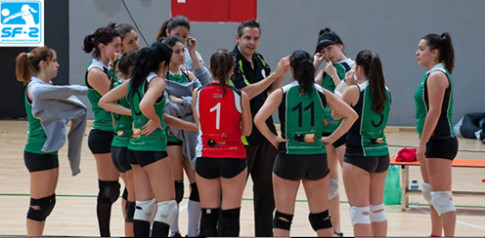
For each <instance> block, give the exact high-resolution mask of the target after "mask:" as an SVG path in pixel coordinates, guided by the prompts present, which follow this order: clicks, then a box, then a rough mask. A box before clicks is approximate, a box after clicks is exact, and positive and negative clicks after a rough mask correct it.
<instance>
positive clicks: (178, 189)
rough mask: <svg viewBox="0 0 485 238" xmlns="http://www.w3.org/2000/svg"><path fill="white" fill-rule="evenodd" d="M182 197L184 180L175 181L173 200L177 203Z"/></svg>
mask: <svg viewBox="0 0 485 238" xmlns="http://www.w3.org/2000/svg"><path fill="white" fill-rule="evenodd" d="M182 199H184V181H175V201H176V202H177V204H179V203H180V202H181V201H182Z"/></svg>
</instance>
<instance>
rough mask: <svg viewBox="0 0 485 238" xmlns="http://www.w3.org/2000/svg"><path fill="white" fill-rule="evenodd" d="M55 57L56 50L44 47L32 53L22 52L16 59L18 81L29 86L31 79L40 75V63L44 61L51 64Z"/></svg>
mask: <svg viewBox="0 0 485 238" xmlns="http://www.w3.org/2000/svg"><path fill="white" fill-rule="evenodd" d="M52 57H54V50H52V49H50V48H48V47H46V46H43V47H38V48H35V49H33V50H32V51H30V52H29V53H26V52H22V53H20V54H19V55H18V56H17V58H16V59H15V75H16V76H17V80H18V81H19V82H22V83H23V84H24V85H27V84H28V83H29V82H30V78H31V77H32V76H35V75H37V74H38V73H39V71H40V68H39V63H40V62H41V61H42V60H43V61H46V62H49V61H50V60H52Z"/></svg>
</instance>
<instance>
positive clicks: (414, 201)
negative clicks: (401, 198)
mask: <svg viewBox="0 0 485 238" xmlns="http://www.w3.org/2000/svg"><path fill="white" fill-rule="evenodd" d="M409 190H411V191H417V190H419V184H418V180H413V181H411V186H410V187H409ZM414 196H416V194H412V195H411V196H409V204H412V205H415V204H417V203H418V200H417V198H413V197H414Z"/></svg>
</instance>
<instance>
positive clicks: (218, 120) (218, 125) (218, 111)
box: [209, 102, 221, 130]
mask: <svg viewBox="0 0 485 238" xmlns="http://www.w3.org/2000/svg"><path fill="white" fill-rule="evenodd" d="M209 111H210V112H214V111H216V130H220V128H221V103H220V102H219V103H217V104H216V105H215V106H214V107H212V108H211V109H210V110H209Z"/></svg>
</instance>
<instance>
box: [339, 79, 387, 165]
mask: <svg viewBox="0 0 485 238" xmlns="http://www.w3.org/2000/svg"><path fill="white" fill-rule="evenodd" d="M358 87H359V89H360V95H359V101H358V102H357V104H356V105H355V106H353V107H352V108H353V109H354V110H355V112H357V114H358V115H359V118H358V119H357V121H356V122H355V123H354V125H353V126H352V127H351V128H350V130H349V132H348V133H347V143H346V145H347V149H346V151H345V156H347V157H352V156H358V157H362V156H363V157H370V156H386V155H389V148H388V146H387V141H386V135H385V134H384V129H385V128H386V125H387V120H388V119H389V110H390V108H391V93H390V92H389V90H388V89H387V88H386V90H385V91H386V101H385V102H384V110H382V112H381V113H376V112H375V111H374V110H373V109H372V104H373V99H372V94H371V89H370V87H369V81H365V82H364V83H362V84H360V85H358Z"/></svg>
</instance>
